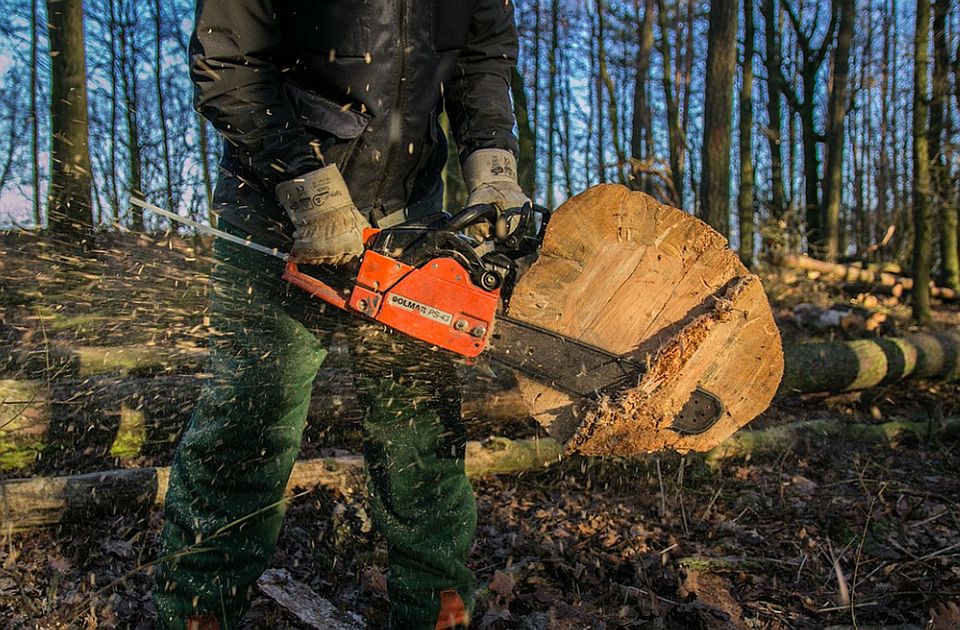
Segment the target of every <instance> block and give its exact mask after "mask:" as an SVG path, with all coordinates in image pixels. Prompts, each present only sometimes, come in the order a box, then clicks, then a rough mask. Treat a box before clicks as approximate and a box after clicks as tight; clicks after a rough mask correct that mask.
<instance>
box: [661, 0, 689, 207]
mask: <svg viewBox="0 0 960 630" xmlns="http://www.w3.org/2000/svg"><path fill="white" fill-rule="evenodd" d="M657 18H658V20H657V21H658V22H659V25H660V57H661V59H662V61H663V71H662V74H663V95H664V100H665V101H666V106H667V135H668V138H669V145H670V179H671V183H672V186H668V188H669V189H672V191H673V193H674V195H675V198H674V199H671V200H669V201H670V203H671V204H673V205H675V206H676V207H678V208H682V207H683V163H684V150H685V148H686V140H685V139H684V133H683V128H682V127H681V126H680V106H679V104H678V103H677V97H676V93H675V91H674V90H675V88H674V84H673V63H672V62H671V51H670V34H669V31H668V20H667V7H666V3H665V0H657Z"/></svg>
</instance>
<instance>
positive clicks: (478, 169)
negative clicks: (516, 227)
mask: <svg viewBox="0 0 960 630" xmlns="http://www.w3.org/2000/svg"><path fill="white" fill-rule="evenodd" d="M463 179H464V182H466V184H467V190H468V191H469V195H468V196H467V205H468V206H472V205H476V204H479V203H489V204H492V205H494V206H496V207H497V210H498V213H501V212H504V211H505V210H510V209H512V208H520V207H522V206H523V205H524V204H525V203H530V198H529V197H527V195H526V194H525V193H524V192H523V190H522V189H521V188H520V184H518V183H517V158H515V157H514V156H513V153H511V152H510V151H506V150H504V149H478V150H476V151H474V152H473V153H471V154H470V155H469V156H467V159H466V160H464V161H463ZM509 231H510V228H509V226H506V225H499V222H498V226H497V237H498V238H503V237H504V236H506V234H507V233H509ZM501 232H504V233H503V234H501ZM466 233H467V234H468V235H470V236H472V237H474V238H479V239H480V240H485V239H487V238H489V237H490V226H489V225H487V224H486V223H479V224H476V225H474V226H471V227H470V228H467V230H466Z"/></svg>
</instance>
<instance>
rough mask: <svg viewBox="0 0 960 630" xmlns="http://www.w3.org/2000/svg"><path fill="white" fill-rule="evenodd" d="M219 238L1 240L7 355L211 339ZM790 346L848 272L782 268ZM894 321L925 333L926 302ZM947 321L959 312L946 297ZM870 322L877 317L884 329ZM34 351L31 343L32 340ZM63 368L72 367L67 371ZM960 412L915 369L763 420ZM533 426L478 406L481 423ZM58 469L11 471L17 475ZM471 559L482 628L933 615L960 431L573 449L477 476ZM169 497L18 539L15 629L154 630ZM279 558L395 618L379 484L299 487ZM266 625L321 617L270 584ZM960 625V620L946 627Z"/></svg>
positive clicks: (772, 291) (951, 562)
mask: <svg viewBox="0 0 960 630" xmlns="http://www.w3.org/2000/svg"><path fill="white" fill-rule="evenodd" d="M208 251H209V245H208V244H207V243H204V242H203V241H187V240H182V239H178V238H168V237H166V236H163V237H158V238H155V239H145V238H144V237H136V236H133V235H124V234H121V235H118V234H101V235H98V236H97V238H96V239H94V241H93V242H92V243H91V248H90V252H92V253H93V256H92V257H91V256H90V252H87V253H82V252H80V253H68V252H67V251H66V250H65V248H63V247H62V246H61V245H58V244H55V243H51V242H50V241H49V240H46V239H43V238H38V237H36V236H32V235H13V234H11V235H3V236H2V237H0V343H2V344H3V347H2V349H0V364H3V366H4V367H3V370H4V371H3V372H2V374H0V378H2V379H15V378H22V377H23V373H22V371H21V370H22V369H23V368H22V366H21V365H19V364H18V363H17V361H13V360H11V361H7V362H4V361H3V360H2V359H4V358H8V357H12V356H13V355H14V354H17V353H23V352H25V351H27V352H35V353H41V354H42V353H43V352H44V351H45V349H46V348H49V347H50V346H51V345H56V344H65V345H101V346H102V345H121V344H122V345H128V344H131V343H142V344H152V345H155V346H156V347H170V348H175V347H184V346H190V345H193V346H196V347H202V346H203V344H204V343H205V341H204V340H205V338H206V334H207V330H206V326H205V321H204V309H205V291H206V288H205V285H206V273H207V270H208V269H209V266H208V261H207V259H206V255H207V252H208ZM761 277H762V278H763V279H764V282H765V285H766V289H767V291H768V295H770V296H771V298H772V300H773V302H774V310H775V313H776V314H777V316H778V324H779V325H780V328H781V331H782V332H783V336H784V340H785V343H796V342H799V341H803V340H824V339H828V338H830V337H831V336H833V337H834V338H846V337H844V335H845V333H842V332H828V333H824V332H820V331H811V330H806V329H803V328H802V327H800V326H798V325H796V324H795V322H793V320H792V318H791V315H790V314H791V312H792V308H793V307H794V306H795V305H796V304H799V303H802V302H808V303H813V304H815V305H818V306H824V305H828V304H831V303H845V304H847V303H849V300H848V298H845V297H842V295H841V293H840V291H839V289H838V288H837V287H833V286H831V285H829V284H826V283H823V282H811V281H806V280H802V281H801V282H800V283H799V284H798V283H792V284H789V285H787V284H785V283H783V282H781V280H780V277H779V276H778V275H777V274H776V273H774V272H773V271H770V270H762V273H761ZM881 308H882V309H883V310H884V311H885V312H886V313H887V314H888V323H887V325H886V327H885V328H884V330H882V331H879V332H880V333H882V334H903V333H904V332H909V331H910V330H911V324H910V323H909V312H908V310H907V307H905V306H892V305H891V306H886V307H881ZM935 319H936V321H935V323H934V325H933V328H934V329H937V328H943V327H948V326H955V325H956V324H957V323H958V320H960V314H958V310H957V307H956V306H955V305H938V306H937V310H936V313H935ZM871 334H878V333H877V332H874V333H871ZM15 351H16V352H15ZM51 378H55V375H51ZM958 413H960V388H958V386H957V385H956V384H953V383H935V384H934V383H917V382H913V383H905V384H900V385H896V386H889V387H883V388H876V389H872V390H868V391H865V392H857V393H851V394H843V395H835V396H830V395H810V396H804V397H796V398H792V399H785V400H778V401H777V402H776V403H775V404H774V405H773V406H772V407H771V408H770V409H769V410H768V411H767V412H765V413H764V414H763V415H762V416H761V417H760V418H758V419H757V420H756V421H754V423H753V424H752V425H751V426H752V427H754V428H763V427H766V426H775V425H779V424H783V423H788V422H794V421H799V420H809V419H815V418H831V419H835V420H836V421H837V422H840V423H844V422H848V423H853V422H862V423H871V422H884V421H889V420H898V419H908V420H914V421H916V420H918V419H924V420H928V421H929V422H930V423H931V425H933V424H934V423H937V422H939V421H941V419H942V418H945V417H951V416H956V415H957V414H958ZM534 430H535V429H534V425H533V424H531V423H530V422H529V421H526V420H518V421H517V422H516V423H505V424H490V423H484V424H480V423H475V424H471V425H470V427H469V431H470V436H469V437H471V438H474V439H475V438H481V437H485V436H487V435H491V434H497V435H530V434H531V432H533V431H534ZM308 438H309V439H307V440H305V443H304V448H303V450H302V452H301V456H309V455H311V454H313V453H316V452H318V451H319V450H320V449H324V448H330V447H338V448H343V449H348V450H354V451H355V450H357V448H358V446H359V443H358V439H359V438H358V432H357V431H356V430H353V429H350V428H346V429H344V428H341V429H338V430H335V431H327V430H326V428H324V427H312V428H311V432H310V433H309V434H308ZM175 439H176V432H173V433H172V435H171V436H170V437H169V440H168V441H167V442H166V443H164V444H159V445H152V448H151V449H150V450H149V453H147V454H142V455H140V456H138V457H135V458H125V459H117V460H115V461H106V462H105V461H104V460H103V458H102V457H99V456H98V457H90V458H88V459H85V458H84V454H83V452H82V449H78V450H79V451H80V452H77V453H72V454H71V456H70V457H65V458H64V459H63V462H62V463H60V464H58V463H57V462H46V463H45V468H44V471H45V474H51V472H50V471H52V472H56V473H68V472H87V471H90V470H95V469H98V468H103V467H117V466H141V465H162V464H166V463H168V462H169V458H170V453H171V449H172V445H173V443H174V442H175ZM36 470H37V468H36V467H35V466H33V467H26V468H19V469H16V470H7V471H6V472H4V473H2V474H3V476H4V478H12V477H18V476H23V475H28V474H32V472H34V471H36ZM474 486H475V491H476V495H477V501H478V507H479V512H480V515H479V527H478V531H477V539H476V544H475V545H474V548H473V550H472V553H471V557H470V563H471V565H472V567H473V568H474V570H475V572H476V573H477V576H478V579H479V580H480V582H481V588H480V589H479V599H478V608H477V611H476V614H475V619H474V621H475V624H474V625H475V627H478V628H524V629H535V628H537V629H538V628H578V629H580V628H711V629H712V628H846V627H851V628H853V627H857V628H881V627H883V628H924V627H926V625H927V622H928V619H929V615H930V611H931V609H935V610H955V609H956V608H955V602H957V600H958V599H960V595H958V594H960V509H958V501H960V498H958V497H960V446H958V444H957V443H956V442H954V441H934V442H919V443H914V442H905V443H900V444H897V445H896V446H895V447H887V446H885V447H876V446H864V445H860V444H856V443H853V442H845V441H842V440H840V441H837V440H833V441H831V442H825V441H822V440H816V439H811V440H809V441H808V442H806V443H803V444H800V445H798V446H796V447H795V448H793V449H790V450H786V449H785V450H784V451H782V452H780V453H775V454H766V455H762V456H755V457H751V458H747V459H741V460H736V461H729V462H724V463H723V464H721V465H720V467H719V468H716V469H711V468H709V467H707V465H706V464H705V463H704V461H703V459H702V458H700V457H698V456H694V455H690V456H680V455H677V454H672V453H661V454H656V455H649V456H645V457H636V458H582V457H573V458H569V459H566V460H564V461H563V462H561V463H560V464H558V465H556V466H554V467H552V468H550V469H548V470H546V471H542V472H537V473H526V474H523V475H518V476H502V477H496V478H489V479H484V480H480V481H477V482H476V483H475V484H474ZM161 522H162V513H161V511H160V510H151V511H149V512H146V513H142V514H138V515H132V516H123V517H103V518H100V519H94V520H89V521H86V522H83V523H73V524H64V525H61V526H59V527H56V528H47V529H41V530H35V531H30V532H23V533H14V534H9V533H8V534H5V535H2V536H0V628H60V627H78V628H113V627H116V628H149V627H152V625H153V607H152V604H151V602H150V597H149V589H150V585H151V575H150V574H151V566H150V562H151V560H152V559H153V558H154V557H155V556H156V553H157V547H156V539H157V535H158V532H159V529H160V525H161ZM270 566H271V567H272V568H276V569H286V570H287V571H288V572H289V573H290V575H291V576H292V577H293V578H294V579H295V580H297V581H299V582H301V583H302V584H304V585H306V586H308V587H310V588H311V589H313V590H314V591H315V592H316V593H318V594H319V595H320V596H323V597H325V598H327V599H329V600H330V601H331V602H333V603H334V604H335V605H336V606H338V607H340V608H342V609H343V610H349V611H355V612H357V613H359V614H361V615H362V616H363V617H364V618H365V619H366V620H367V623H368V625H369V627H371V628H379V627H383V626H384V623H385V620H386V613H387V599H386V595H385V571H386V566H385V550H384V546H383V542H382V540H380V539H379V538H378V536H377V535H376V533H375V531H374V530H373V529H372V528H371V524H370V522H369V517H368V516H367V513H366V511H365V509H364V504H363V498H362V496H358V495H356V494H342V493H338V492H333V491H329V490H314V491H312V492H309V493H307V494H304V495H301V496H298V497H297V498H296V499H294V500H293V501H292V502H291V504H290V506H289V509H288V516H287V520H286V525H285V527H284V530H283V533H282V535H281V539H280V543H279V545H278V547H277V549H276V551H275V553H274V555H273V558H272V559H271V562H270ZM244 627H246V628H263V627H271V628H303V627H305V626H302V625H297V622H295V621H294V620H293V617H292V616H291V615H289V614H288V612H287V611H284V610H283V609H282V608H280V607H279V606H278V605H276V604H275V603H273V602H272V601H270V600H268V599H266V598H265V597H262V596H258V597H257V598H256V601H255V604H254V607H253V609H252V610H251V611H250V613H248V615H247V617H246V618H245V619H244ZM941 627H950V626H941Z"/></svg>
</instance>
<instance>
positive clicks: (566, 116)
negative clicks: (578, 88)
mask: <svg viewBox="0 0 960 630" xmlns="http://www.w3.org/2000/svg"><path fill="white" fill-rule="evenodd" d="M560 53H561V59H562V60H563V67H564V68H567V69H568V68H569V65H568V62H567V57H566V53H564V52H563V49H561V50H560ZM572 94H573V90H572V89H571V88H570V72H569V70H568V71H567V72H564V73H563V93H562V105H563V153H562V155H561V164H562V165H563V185H564V187H565V192H566V193H567V199H569V198H570V197H573V166H572V165H573V121H572V120H571V117H572V115H571V113H570V110H571V109H573V106H572V105H571V102H572V101H573V96H572Z"/></svg>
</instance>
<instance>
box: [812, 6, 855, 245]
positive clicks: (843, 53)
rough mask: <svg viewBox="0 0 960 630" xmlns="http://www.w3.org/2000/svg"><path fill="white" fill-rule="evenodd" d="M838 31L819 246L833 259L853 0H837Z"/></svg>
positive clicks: (837, 236) (828, 118) (840, 190)
mask: <svg viewBox="0 0 960 630" xmlns="http://www.w3.org/2000/svg"><path fill="white" fill-rule="evenodd" d="M839 11H840V30H839V32H838V33H837V46H836V48H835V49H834V52H833V89H831V90H830V98H829V106H828V110H829V111H828V114H827V134H826V135H827V163H826V168H825V172H824V179H823V211H822V226H823V234H822V239H821V243H820V244H821V246H822V249H823V255H824V258H826V259H827V260H829V261H831V262H833V261H835V260H836V259H837V255H838V253H839V247H840V245H839V236H840V203H841V196H842V192H843V183H842V181H841V178H842V176H843V140H844V133H843V122H844V119H845V118H846V117H847V105H848V100H849V97H848V91H847V84H848V83H849V81H850V43H851V42H852V41H853V23H854V21H855V20H856V6H855V3H854V0H839Z"/></svg>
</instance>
